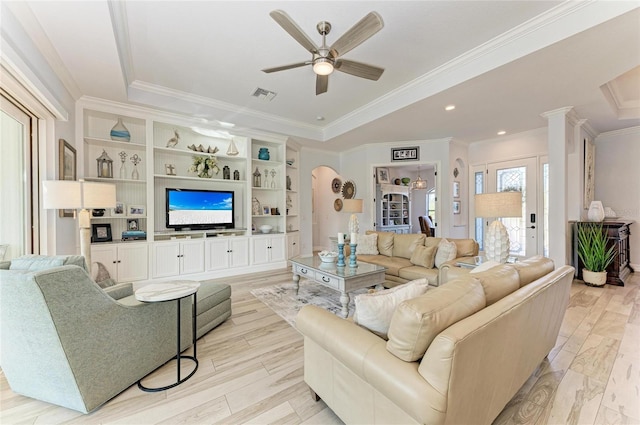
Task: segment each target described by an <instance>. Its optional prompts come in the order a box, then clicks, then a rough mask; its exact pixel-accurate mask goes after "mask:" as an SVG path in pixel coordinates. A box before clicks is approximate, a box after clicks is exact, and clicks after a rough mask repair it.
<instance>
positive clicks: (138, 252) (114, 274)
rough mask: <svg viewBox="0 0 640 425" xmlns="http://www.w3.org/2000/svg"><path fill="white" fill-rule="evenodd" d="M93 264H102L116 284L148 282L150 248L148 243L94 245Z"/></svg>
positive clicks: (92, 249)
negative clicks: (138, 281)
mask: <svg viewBox="0 0 640 425" xmlns="http://www.w3.org/2000/svg"><path fill="white" fill-rule="evenodd" d="M91 258H92V261H93V262H99V263H102V264H103V265H104V266H105V267H106V269H107V271H108V272H109V275H110V276H111V278H112V279H113V280H115V281H116V282H133V281H137V280H146V279H147V277H148V267H147V264H148V261H149V247H148V245H147V244H146V243H136V242H131V243H119V244H118V243H116V244H102V245H98V244H94V245H92V246H91Z"/></svg>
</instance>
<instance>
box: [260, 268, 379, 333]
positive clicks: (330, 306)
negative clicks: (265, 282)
mask: <svg viewBox="0 0 640 425" xmlns="http://www.w3.org/2000/svg"><path fill="white" fill-rule="evenodd" d="M366 292H367V289H366V288H363V289H358V290H356V291H353V292H350V293H349V295H350V298H351V300H350V302H349V316H351V315H353V312H354V310H355V307H354V302H353V298H354V296H355V295H358V294H364V293H366ZM251 294H252V295H253V296H254V297H256V298H257V299H259V300H260V301H262V302H263V303H265V304H266V305H267V307H269V308H270V309H271V310H273V311H274V312H276V314H278V316H280V317H282V318H283V319H284V320H286V321H287V322H289V324H290V325H291V326H293V327H294V328H295V326H296V315H297V314H298V311H300V309H301V308H302V307H304V306H305V305H317V306H318V307H320V308H324V309H325V310H327V311H330V312H331V313H333V314H335V315H337V316H340V317H342V316H341V313H340V312H341V310H342V304H340V292H339V291H336V290H334V289H330V288H327V287H326V286H322V285H320V284H318V283H315V282H313V281H311V280H307V279H300V290H299V291H298V295H296V285H295V284H294V283H281V284H278V285H273V286H266V287H264V288H258V289H254V290H252V291H251Z"/></svg>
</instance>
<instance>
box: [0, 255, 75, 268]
mask: <svg viewBox="0 0 640 425" xmlns="http://www.w3.org/2000/svg"><path fill="white" fill-rule="evenodd" d="M63 264H64V259H63V258H59V257H46V256H45V257H40V256H24V257H19V258H15V259H13V260H11V265H10V266H9V270H28V271H37V270H45V269H50V268H53V267H60V266H62V265H63Z"/></svg>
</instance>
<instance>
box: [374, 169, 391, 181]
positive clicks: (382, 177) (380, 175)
mask: <svg viewBox="0 0 640 425" xmlns="http://www.w3.org/2000/svg"><path fill="white" fill-rule="evenodd" d="M376 179H377V181H378V184H382V183H389V169H388V168H380V167H378V168H376Z"/></svg>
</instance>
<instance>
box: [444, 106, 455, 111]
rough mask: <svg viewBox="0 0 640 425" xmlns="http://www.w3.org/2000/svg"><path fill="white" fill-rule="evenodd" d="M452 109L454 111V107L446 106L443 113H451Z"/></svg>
mask: <svg viewBox="0 0 640 425" xmlns="http://www.w3.org/2000/svg"><path fill="white" fill-rule="evenodd" d="M454 109H456V105H447V106H446V107H445V108H444V110H445V111H453V110H454Z"/></svg>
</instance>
